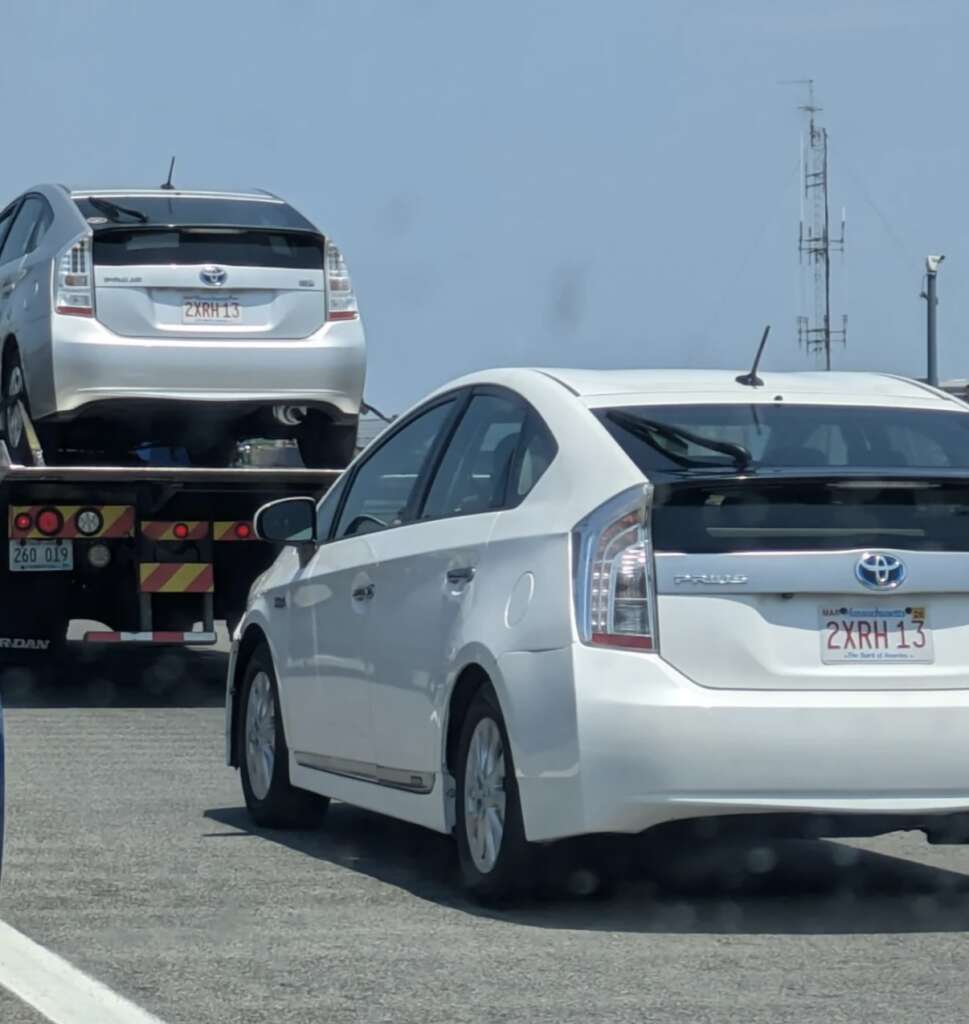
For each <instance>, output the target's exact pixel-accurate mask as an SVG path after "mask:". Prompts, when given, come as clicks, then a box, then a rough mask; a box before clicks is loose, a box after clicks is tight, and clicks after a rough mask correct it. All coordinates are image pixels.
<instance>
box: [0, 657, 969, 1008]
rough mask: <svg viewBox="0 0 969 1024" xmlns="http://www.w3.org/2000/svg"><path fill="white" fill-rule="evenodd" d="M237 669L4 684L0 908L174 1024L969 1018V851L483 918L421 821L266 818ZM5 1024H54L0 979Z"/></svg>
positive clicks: (880, 850) (772, 864)
mask: <svg viewBox="0 0 969 1024" xmlns="http://www.w3.org/2000/svg"><path fill="white" fill-rule="evenodd" d="M223 671H224V657H223V656H222V655H220V654H214V653H200V652H195V653H190V654H184V655H182V654H168V655H165V656H162V657H157V656H156V657H149V656H146V657H143V658H140V659H139V660H138V661H137V662H136V663H134V664H133V663H132V662H131V661H130V660H129V659H126V658H120V657H118V656H117V655H115V656H113V657H103V656H102V657H97V658H86V659H81V658H77V659H74V660H73V661H72V662H71V664H70V666H69V667H68V668H66V669H65V671H64V673H63V676H62V677H61V678H58V679H56V680H54V681H51V682H46V683H44V684H42V685H34V684H33V683H32V681H31V680H30V679H28V678H26V677H22V676H21V677H18V678H14V677H11V676H9V675H8V676H7V677H6V678H5V679H4V680H3V686H4V699H5V701H6V703H7V730H8V835H7V850H6V857H5V860H4V871H3V879H2V884H0V918H2V919H3V920H5V921H6V922H7V923H8V924H10V925H12V926H14V927H15V928H17V929H19V930H20V931H22V932H24V933H25V934H27V935H29V936H30V937H31V938H32V939H34V940H35V941H37V942H39V943H41V944H43V945H44V946H46V947H48V948H49V949H52V950H53V951H55V952H57V953H59V954H60V955H62V956H64V957H66V958H67V959H68V960H70V961H71V962H72V963H74V964H75V965H77V966H78V967H80V968H81V969H82V970H84V971H87V972H88V973H89V974H91V975H93V976H94V977H96V978H98V979H99V980H100V981H102V982H104V983H105V984H107V985H109V986H110V987H111V988H113V989H115V990H117V991H118V992H120V993H121V994H123V995H124V996H126V997H128V998H129V999H131V1000H133V1001H134V1002H136V1003H138V1004H139V1005H140V1006H142V1007H144V1008H145V1009H147V1010H149V1011H151V1012H152V1013H155V1014H157V1015H158V1016H159V1017H161V1018H162V1020H164V1021H165V1022H167V1024H207V1022H216V1021H218V1022H223V1021H225V1022H234V1024H235V1022H239V1021H244V1022H246V1024H260V1022H273V1024H277V1022H293V1024H314V1022H327V1024H342V1022H351V1021H352V1022H357V1021H361V1022H383V1021H393V1022H411V1021H414V1022H419V1024H432V1022H442V1024H443V1022H448V1024H457V1022H463V1021H489V1022H496V1021H515V1022H520V1021H535V1022H544V1021H548V1022H553V1021H554V1022H571V1021H576V1022H578V1021H582V1022H586V1021H600V1020H601V1021H609V1022H611V1024H618V1022H622V1021H636V1022H641V1021H683V1022H690V1024H698V1022H706V1021H718V1022H719V1021H724V1022H726V1021H730V1022H736V1021H744V1022H745V1024H755V1022H765V1024H767V1022H769V1024H778V1022H781V1021H797V1022H798V1024H805V1022H814V1021H818V1022H821V1021H824V1022H826V1024H827V1022H832V1021H850V1022H852V1024H859V1022H865V1021H878V1022H879V1024H884V1022H885V1021H891V1022H893V1024H899V1022H908V1021H912V1022H916V1021H917V1022H918V1024H924V1022H925V1021H932V1022H933V1024H943V1022H948V1021H952V1022H957V1021H958V1022H959V1024H964V1021H965V1020H966V1016H967V1005H969V977H967V972H966V968H965V963H966V948H967V946H966V934H965V932H966V930H967V928H969V848H961V847H954V848H952V847H930V846H928V845H926V843H925V841H924V839H922V838H921V836H920V835H917V834H898V835H893V836H889V837H886V838H883V839H879V840H875V841H866V842H864V843H854V844H846V843H834V842H824V841H822V842H815V843H808V842H788V843H780V844H775V845H772V846H763V845H761V844H756V845H749V846H747V847H736V846H725V845H711V844H704V845H702V846H697V847H695V848H692V849H691V848H689V847H687V848H684V849H682V850H680V851H679V852H678V853H677V855H676V863H675V864H674V865H673V866H671V867H668V870H667V871H665V872H664V879H665V880H664V882H663V884H661V885H657V883H656V882H655V881H650V880H649V879H648V877H639V878H630V879H625V880H621V881H620V882H619V883H618V886H617V891H616V893H615V895H614V896H613V898H612V899H610V900H608V901H602V900H595V899H592V900H590V899H582V898H578V897H576V896H570V895H568V894H567V893H559V894H557V895H556V894H554V893H553V894H546V895H545V896H544V897H543V898H541V899H537V900H536V901H535V902H533V903H531V904H529V905H527V906H525V907H522V908H519V909H516V910H514V911H506V912H490V911H484V910H481V909H479V908H477V907H475V906H473V905H471V904H469V903H468V902H466V901H465V900H464V898H463V897H462V895H461V894H460V891H459V888H458V886H457V883H456V879H455V865H454V858H453V855H452V848H451V844H450V842H449V841H448V840H447V839H445V838H443V837H440V836H437V835H434V834H432V833H428V832H425V831H423V830H421V829H418V828H413V827H410V826H406V825H402V824H397V823H394V822H391V821H387V820H383V819H381V818H379V817H377V816H375V815H372V814H369V813H365V812H361V811H357V810H354V809H352V808H349V807H346V806H342V805H334V806H333V807H332V808H331V812H330V815H329V817H328V819H327V821H326V824H325V826H324V827H323V828H321V829H320V830H319V831H316V832H309V833H297V832H282V833H275V834H270V833H267V832H262V831H259V830H254V829H252V828H250V826H249V824H248V822H247V820H246V817H245V814H244V811H243V809H242V798H241V793H240V789H239V784H238V780H237V778H236V775H235V773H234V772H232V771H230V770H228V769H227V768H225V767H224V766H223V764H222V712H221V700H222V672H223ZM576 856H578V855H576ZM582 866H583V865H582V863H581V862H580V861H579V860H576V861H575V862H574V864H573V867H574V868H576V869H581V868H582ZM571 877H572V878H573V879H574V880H576V881H579V880H581V879H582V878H583V877H585V876H583V875H582V874H581V872H580V871H578V870H577V871H576V872H575V873H573V875H572V876H571ZM0 1021H2V1022H3V1024H28V1022H29V1024H39V1022H40V1021H42V1018H41V1017H40V1016H39V1014H37V1013H35V1012H34V1011H32V1010H29V1009H27V1008H26V1007H25V1006H24V1005H23V1004H21V1003H20V1002H19V1001H18V1000H16V999H14V998H13V997H12V996H9V995H8V994H6V993H4V992H3V990H2V989H0Z"/></svg>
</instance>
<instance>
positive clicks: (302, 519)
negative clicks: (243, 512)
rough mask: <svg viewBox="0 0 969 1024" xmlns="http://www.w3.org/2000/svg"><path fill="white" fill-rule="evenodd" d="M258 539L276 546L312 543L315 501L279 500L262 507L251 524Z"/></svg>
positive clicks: (314, 536) (305, 499)
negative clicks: (271, 542) (273, 543)
mask: <svg viewBox="0 0 969 1024" xmlns="http://www.w3.org/2000/svg"><path fill="white" fill-rule="evenodd" d="M253 527H254V528H255V531H256V536H257V537H259V538H260V540H268V541H273V542H275V543H276V544H297V545H299V544H315V543H316V502H315V501H314V500H313V499H312V498H280V499H279V500H278V501H271V502H269V504H268V505H263V506H262V508H261V509H259V511H258V512H257V513H256V518H255V520H254V521H253Z"/></svg>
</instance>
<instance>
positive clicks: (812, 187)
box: [790, 78, 848, 370]
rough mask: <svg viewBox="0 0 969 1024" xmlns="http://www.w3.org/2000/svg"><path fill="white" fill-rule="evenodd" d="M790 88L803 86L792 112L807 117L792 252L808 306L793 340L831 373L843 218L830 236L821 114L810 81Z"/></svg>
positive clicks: (837, 335) (841, 337)
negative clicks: (810, 292) (835, 257)
mask: <svg viewBox="0 0 969 1024" xmlns="http://www.w3.org/2000/svg"><path fill="white" fill-rule="evenodd" d="M790 84H792V85H794V84H796V85H805V86H807V93H808V98H807V103H804V104H802V105H801V106H800V107H799V108H798V109H799V110H802V111H804V113H805V114H806V116H807V137H806V139H804V140H803V141H802V144H801V149H802V152H803V162H802V175H803V182H802V184H803V196H802V200H801V223H800V230H799V232H798V239H797V251H798V255H799V258H800V263H801V266H802V267H806V268H807V273H808V274H810V275H811V277H812V278H813V289H814V308H813V310H812V312H811V313H809V314H801V315H800V316H798V318H797V340H798V343H799V344H802V345H804V347H805V348H806V349H807V350H808V351H809V352H814V353H816V354H818V355H819V356H821V357H822V358H823V359H824V368H825V369H826V370H830V369H831V342H832V341H840V342H841V343H842V344H846V343H847V340H848V317H847V316H842V318H841V327H840V328H839V329H837V330H834V329H833V328H832V326H831V252H832V250H833V251H835V252H844V248H845V215H844V210H842V211H841V233H840V235H839V236H838V237H837V238H832V237H831V231H830V215H829V211H828V131H827V129H826V128H822V127H820V126H819V125H818V123H817V116H816V115H817V114H819V113H820V112H821V110H822V108H821V107H819V106H817V105H816V104H815V102H814V79H812V78H806V79H802V80H800V81H798V82H792V83H790Z"/></svg>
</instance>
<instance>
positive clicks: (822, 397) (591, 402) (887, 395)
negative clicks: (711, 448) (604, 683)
mask: <svg viewBox="0 0 969 1024" xmlns="http://www.w3.org/2000/svg"><path fill="white" fill-rule="evenodd" d="M745 372H746V371H743V370H690V369H682V370H677V369H662V370H641V369H629V370H583V369H561V368H538V367H533V368H522V369H504V370H491V371H486V372H483V373H474V374H470V375H469V376H467V377H464V378H462V379H461V380H460V381H455V382H453V383H452V384H451V385H449V386H450V387H454V386H459V385H470V384H486V383H494V384H504V385H506V386H508V387H511V388H516V387H517V388H521V390H522V391H523V393H525V394H526V396H527V394H528V393H529V392H530V391H534V390H535V389H536V388H539V389H540V388H541V383H540V382H541V381H542V380H544V381H545V382H546V384H547V383H548V382H549V381H556V382H557V383H558V384H559V385H560V386H561V387H562V388H563V389H564V390H565V391H567V392H569V393H570V394H571V395H573V396H574V397H575V398H577V399H578V400H579V401H580V402H582V404H584V405H587V406H589V407H592V408H595V407H599V406H607V405H608V406H611V405H620V404H621V405H670V404H683V403H690V404H693V403H720V402H729V403H743V404H752V403H754V404H761V403H765V404H770V403H773V402H776V401H779V400H784V401H788V402H802V403H806V404H831V405H870V406H879V405H880V406H885V405H888V406H893V405H905V406H909V407H913V406H920V407H923V408H936V409H938V408H951V409H953V410H959V411H967V406H966V404H965V403H964V402H962V401H960V400H959V399H958V398H957V397H954V396H953V395H949V394H947V393H946V392H944V391H941V390H939V389H937V388H933V387H930V386H929V385H928V384H925V383H923V382H922V381H917V380H912V379H911V378H908V377H901V376H897V375H894V374H888V373H868V372H860V371H859V372H854V371H813V370H811V371H803V372H802V371H796V372H779V373H771V372H767V371H764V372H762V373H760V379H761V380H762V381H763V385H762V386H759V387H751V386H750V385H745V384H740V383H739V382H738V381H737V377H738V376H739V375H740V374H742V373H745Z"/></svg>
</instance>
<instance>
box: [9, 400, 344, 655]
mask: <svg viewBox="0 0 969 1024" xmlns="http://www.w3.org/2000/svg"><path fill="white" fill-rule="evenodd" d="M27 422H28V423H29V420H28V421H27ZM29 432H30V434H31V435H32V436H31V449H32V453H33V462H34V464H33V465H30V466H22V465H16V464H13V463H12V462H11V461H10V457H9V453H8V450H7V447H6V445H5V444H4V443H3V442H2V441H0V523H2V524H3V527H4V529H5V531H6V536H5V537H4V540H5V543H4V544H3V545H2V547H3V554H2V555H0V572H2V585H0V669H3V668H4V667H6V666H9V665H18V664H27V665H30V664H33V665H37V666H38V667H40V665H41V664H42V663H43V662H44V661H45V660H46V658H47V657H49V656H52V655H55V654H57V653H58V652H59V651H60V650H61V649H62V648H63V646H64V645H65V644H66V638H67V631H68V626H69V624H70V621H71V620H72V619H85V620H93V621H94V622H96V623H99V624H103V626H102V625H99V627H98V628H96V629H89V630H88V631H87V632H86V633H85V634H84V637H83V641H84V643H86V644H99V645H109V644H112V645H118V644H122V645H123V644H130V645H139V646H145V645H187V646H207V645H212V644H215V643H216V642H217V634H216V628H215V622H216V620H218V619H224V620H226V622H227V624H228V626H229V629H230V631H231V629H232V628H233V627H234V625H235V624H236V623H237V622H238V620H239V618H240V617H241V616H242V613H243V611H244V610H245V603H246V599H247V597H248V593H249V589H250V587H251V585H252V583H253V581H254V580H255V579H256V577H257V576H259V574H260V573H262V572H263V571H265V569H267V568H268V567H269V565H270V564H271V563H272V561H273V560H274V558H275V557H276V554H277V547H276V546H275V545H271V544H268V543H266V542H264V541H261V540H259V539H258V538H257V537H256V536H255V532H254V530H253V525H252V523H253V517H254V515H255V513H256V510H257V509H258V508H259V507H260V506H261V505H263V504H264V503H266V502H268V501H272V500H274V499H276V498H284V497H288V496H292V495H297V494H300V495H303V494H305V495H313V496H316V497H320V496H322V495H323V494H324V493H325V492H326V491H327V489H328V488H329V487H330V486H331V485H332V483H333V481H334V480H336V479H337V477H338V476H339V475H340V472H341V471H340V470H338V469H333V470H329V469H301V468H283V469H274V468H258V467H253V466H243V467H239V468H229V469H204V468H188V467H182V466H151V465H131V466H82V465H79V466H47V465H45V464H44V460H43V453H42V451H41V449H40V445H39V444H38V443H37V442H36V435H35V434H34V432H33V431H32V430H30V431H29Z"/></svg>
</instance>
